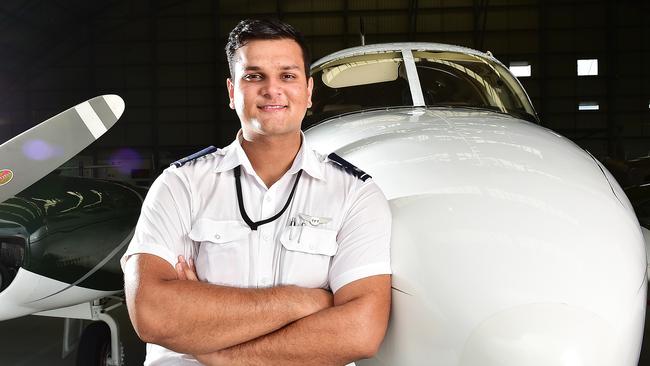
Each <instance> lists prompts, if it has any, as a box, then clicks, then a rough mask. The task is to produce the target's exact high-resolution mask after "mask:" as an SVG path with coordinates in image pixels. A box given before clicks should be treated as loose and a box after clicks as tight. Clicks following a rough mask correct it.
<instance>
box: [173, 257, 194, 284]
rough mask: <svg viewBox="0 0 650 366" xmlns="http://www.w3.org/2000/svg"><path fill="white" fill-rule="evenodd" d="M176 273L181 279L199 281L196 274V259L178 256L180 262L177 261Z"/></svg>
mask: <svg viewBox="0 0 650 366" xmlns="http://www.w3.org/2000/svg"><path fill="white" fill-rule="evenodd" d="M175 268H176V274H177V275H178V279H179V280H190V281H198V280H199V278H198V277H197V276H196V268H195V267H194V260H193V259H192V258H190V260H189V262H188V261H185V257H183V256H182V255H179V256H178V263H176V267H175Z"/></svg>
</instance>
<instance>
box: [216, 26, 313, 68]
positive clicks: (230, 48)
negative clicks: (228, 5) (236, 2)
mask: <svg viewBox="0 0 650 366" xmlns="http://www.w3.org/2000/svg"><path fill="white" fill-rule="evenodd" d="M260 39H291V40H293V41H295V42H296V43H298V45H299V46H300V49H301V50H302V60H303V63H304V65H305V74H306V75H307V77H308V78H309V66H310V56H309V49H308V48H307V43H306V42H305V38H304V37H303V35H302V33H300V32H299V31H297V30H296V29H295V28H294V27H292V26H291V25H289V24H287V23H283V22H281V21H279V20H275V19H244V20H242V21H240V22H239V23H238V24H237V25H236V26H235V28H233V29H232V31H230V34H229V35H228V43H227V44H226V58H227V59H228V67H229V68H230V77H232V78H234V77H235V72H234V70H233V62H234V58H235V52H237V50H238V49H239V48H241V47H243V46H245V45H246V44H247V43H248V42H250V41H255V40H260Z"/></svg>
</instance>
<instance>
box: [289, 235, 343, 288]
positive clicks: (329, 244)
mask: <svg viewBox="0 0 650 366" xmlns="http://www.w3.org/2000/svg"><path fill="white" fill-rule="evenodd" d="M280 243H282V262H281V271H280V274H281V283H282V284H285V285H297V286H302V287H310V288H319V287H320V288H327V287H329V284H328V274H329V267H330V262H331V260H332V256H334V255H335V254H336V252H337V251H338V244H337V242H336V231H334V230H327V229H321V228H317V227H311V226H308V225H306V226H289V227H286V228H285V229H284V231H283V232H282V234H281V235H280Z"/></svg>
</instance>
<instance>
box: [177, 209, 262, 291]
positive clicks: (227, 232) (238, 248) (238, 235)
mask: <svg viewBox="0 0 650 366" xmlns="http://www.w3.org/2000/svg"><path fill="white" fill-rule="evenodd" d="M250 233H251V230H250V228H249V227H248V226H246V225H245V224H244V223H243V222H240V221H235V220H229V221H217V220H212V219H197V220H196V221H195V222H194V224H193V225H192V230H191V231H190V233H189V237H190V239H192V240H193V241H195V242H197V243H199V250H198V253H197V256H196V260H195V263H196V274H197V276H198V277H199V279H200V280H201V281H205V282H209V283H213V284H219V285H226V286H238V287H247V286H248V274H249V265H250V261H249V258H250V253H249V250H250V246H249V236H250V235H249V234H250Z"/></svg>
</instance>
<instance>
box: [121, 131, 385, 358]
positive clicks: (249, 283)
mask: <svg viewBox="0 0 650 366" xmlns="http://www.w3.org/2000/svg"><path fill="white" fill-rule="evenodd" d="M302 141H303V143H302V145H301V148H300V150H299V152H298V155H297V156H296V158H295V159H294V162H293V165H292V166H291V168H290V169H289V170H288V171H287V172H286V173H285V174H284V176H283V177H282V178H280V180H278V181H277V182H276V183H274V184H273V185H272V186H271V187H266V185H265V184H264V182H263V181H262V180H261V179H260V178H259V177H258V176H257V174H256V173H255V171H254V170H253V168H252V165H251V163H250V161H249V160H248V158H247V156H246V153H245V152H244V150H243V149H242V147H241V145H240V143H239V139H235V141H233V143H232V144H230V145H229V146H227V147H226V148H224V149H221V150H217V151H215V152H213V153H210V154H207V155H205V156H202V157H200V158H197V159H194V160H191V161H189V162H187V163H185V164H184V165H182V166H181V167H174V166H172V167H170V168H168V169H166V170H165V171H164V172H163V173H162V175H161V176H160V177H158V179H156V181H155V182H154V184H153V185H152V187H151V189H150V190H149V193H148V194H147V197H146V199H145V201H144V203H143V206H142V212H141V214H140V219H139V221H138V224H137V226H136V230H135V234H134V237H133V239H132V241H131V243H130V245H129V247H128V249H127V251H126V253H125V254H124V256H123V257H122V259H121V264H122V267H124V264H125V262H126V260H127V259H128V257H129V256H130V255H133V254H137V253H148V254H153V255H156V256H159V257H161V258H163V259H165V260H166V261H167V262H169V263H170V265H172V266H174V265H175V264H176V263H177V261H178V260H177V258H178V256H179V255H183V256H185V257H186V258H193V259H194V261H195V264H196V271H197V275H198V277H199V279H200V280H201V281H204V282H208V283H213V284H219V285H226V286H234V287H271V286H278V285H297V286H301V287H310V288H319V287H320V288H329V289H331V290H332V292H334V293H335V292H336V291H338V290H339V289H340V288H341V287H343V286H345V285H346V284H348V283H350V282H353V281H355V280H358V279H361V278H365V277H368V276H372V275H378V274H390V273H391V269H390V247H389V243H390V228H391V215H390V210H389V207H388V203H387V202H386V198H385V197H384V195H383V193H382V192H381V191H380V190H379V188H378V187H377V186H376V185H375V183H374V182H373V181H372V179H366V180H362V179H360V177H358V176H355V175H354V174H351V173H349V172H348V171H346V170H345V169H343V168H342V167H341V166H339V165H338V164H336V163H335V162H333V161H331V160H330V159H328V158H327V157H324V156H321V155H320V154H318V153H316V152H314V151H312V150H310V149H309V147H308V146H307V143H306V140H305V137H304V135H303V137H302ZM237 166H241V186H242V199H243V203H244V208H245V211H246V213H247V214H248V216H249V217H250V219H251V220H253V221H255V222H257V221H261V220H264V219H266V218H269V217H273V216H274V215H276V214H277V213H278V212H280V211H281V210H282V208H283V207H284V206H285V204H286V203H287V201H288V198H289V196H290V193H291V190H292V188H293V187H294V183H295V182H296V179H297V177H298V172H299V171H300V170H302V171H303V172H302V174H301V176H300V179H299V181H298V184H297V185H296V189H295V193H294V196H293V199H292V200H291V201H290V202H289V205H288V208H287V209H286V210H285V211H284V213H283V214H282V215H281V216H280V217H279V218H278V219H276V220H274V221H272V222H270V223H267V224H264V225H261V226H259V227H258V228H257V230H251V228H250V227H249V226H248V225H247V224H246V223H245V222H244V220H243V218H242V214H241V213H240V209H239V205H238V200H237V191H236V185H235V179H236V178H235V175H234V172H233V170H234V168H235V167H237ZM168 362H169V364H174V365H178V364H179V362H181V364H182V363H186V364H195V362H196V361H195V360H193V358H191V356H188V355H182V354H178V353H175V352H172V351H170V350H167V349H165V348H163V347H160V346H157V345H153V344H148V345H147V360H146V361H145V364H147V365H166V364H168Z"/></svg>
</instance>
